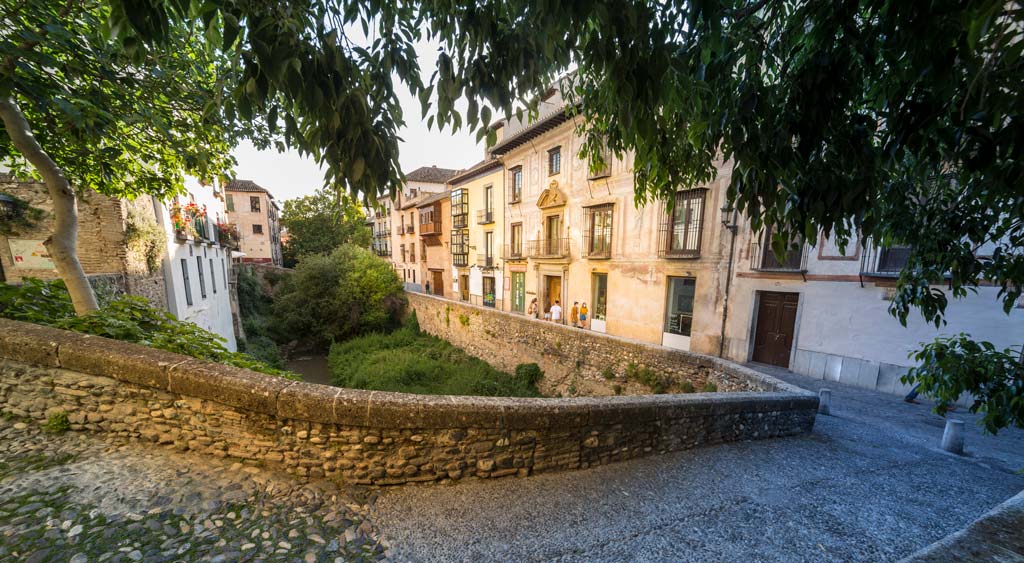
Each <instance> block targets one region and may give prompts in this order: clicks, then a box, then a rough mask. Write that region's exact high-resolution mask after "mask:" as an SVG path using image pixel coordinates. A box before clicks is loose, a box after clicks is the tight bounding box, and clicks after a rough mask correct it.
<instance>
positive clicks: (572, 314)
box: [569, 301, 580, 328]
mask: <svg viewBox="0 0 1024 563" xmlns="http://www.w3.org/2000/svg"><path fill="white" fill-rule="evenodd" d="M569 322H571V323H572V326H573V328H579V327H580V302H579V301H573V302H572V309H570V310H569Z"/></svg>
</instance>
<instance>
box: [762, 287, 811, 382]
mask: <svg viewBox="0 0 1024 563" xmlns="http://www.w3.org/2000/svg"><path fill="white" fill-rule="evenodd" d="M760 294H761V300H760V304H759V305H758V307H757V327H756V329H755V331H754V357H753V360H754V361H755V362H761V363H765V364H772V365H776V366H781V367H784V368H788V367H789V355H790V352H791V351H792V350H793V333H794V330H795V328H796V306H797V303H798V302H799V300H800V294H799V293H781V292H776V291H762V292H760Z"/></svg>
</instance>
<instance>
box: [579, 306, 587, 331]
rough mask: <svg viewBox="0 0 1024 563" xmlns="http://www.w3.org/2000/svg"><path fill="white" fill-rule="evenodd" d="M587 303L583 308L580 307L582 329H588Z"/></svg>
mask: <svg viewBox="0 0 1024 563" xmlns="http://www.w3.org/2000/svg"><path fill="white" fill-rule="evenodd" d="M587 312H588V310H587V302H586V301H584V302H583V306H582V307H580V328H587Z"/></svg>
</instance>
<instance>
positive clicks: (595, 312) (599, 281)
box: [590, 274, 608, 321]
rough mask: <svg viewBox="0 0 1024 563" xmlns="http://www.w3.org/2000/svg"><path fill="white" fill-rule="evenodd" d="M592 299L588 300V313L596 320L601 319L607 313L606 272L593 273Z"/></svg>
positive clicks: (603, 318)
mask: <svg viewBox="0 0 1024 563" xmlns="http://www.w3.org/2000/svg"><path fill="white" fill-rule="evenodd" d="M591 282H592V285H593V288H594V299H593V300H592V301H591V302H590V305H591V309H590V314H591V316H592V317H593V318H594V320H596V321H603V320H605V317H606V316H607V315H608V274H594V277H593V279H592V280H591Z"/></svg>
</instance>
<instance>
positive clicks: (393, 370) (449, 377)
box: [328, 315, 540, 397]
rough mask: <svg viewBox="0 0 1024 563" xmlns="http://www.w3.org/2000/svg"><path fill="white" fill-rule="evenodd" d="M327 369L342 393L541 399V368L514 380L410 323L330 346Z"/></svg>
mask: <svg viewBox="0 0 1024 563" xmlns="http://www.w3.org/2000/svg"><path fill="white" fill-rule="evenodd" d="M410 317H411V319H414V317H412V316H411V315H410ZM328 364H329V366H330V370H331V375H332V378H333V381H334V384H335V385H338V386H341V387H350V388H356V389H373V390H380V391H400V392H406V393H419V394H426V395H482V396H508V397H536V396H539V395H540V393H539V392H538V391H537V389H536V387H534V386H533V385H531V384H529V383H528V381H530V380H531V379H533V378H535V377H539V376H537V375H536V374H537V372H539V368H524V369H525V372H524V375H515V376H513V375H509V374H507V373H503V372H500V371H498V370H496V369H494V368H493V367H491V366H490V365H488V364H487V363H486V362H484V361H482V360H480V359H478V358H474V357H472V356H470V355H468V354H466V353H465V352H464V351H462V350H460V349H458V348H456V347H454V346H452V345H451V344H450V343H448V342H447V341H444V340H441V339H440V338H436V337H434V336H430V335H428V334H424V333H422V332H419V331H418V330H416V329H415V327H414V325H413V324H412V321H411V320H410V321H407V323H406V326H403V327H402V328H400V329H398V330H396V331H394V332H391V333H389V334H383V333H371V334H366V335H363V336H359V337H356V338H353V339H350V340H348V341H345V342H340V343H336V344H334V345H332V346H331V351H330V355H329V356H328ZM527 365H528V364H527ZM517 371H519V370H517ZM527 374H528V375H527Z"/></svg>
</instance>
